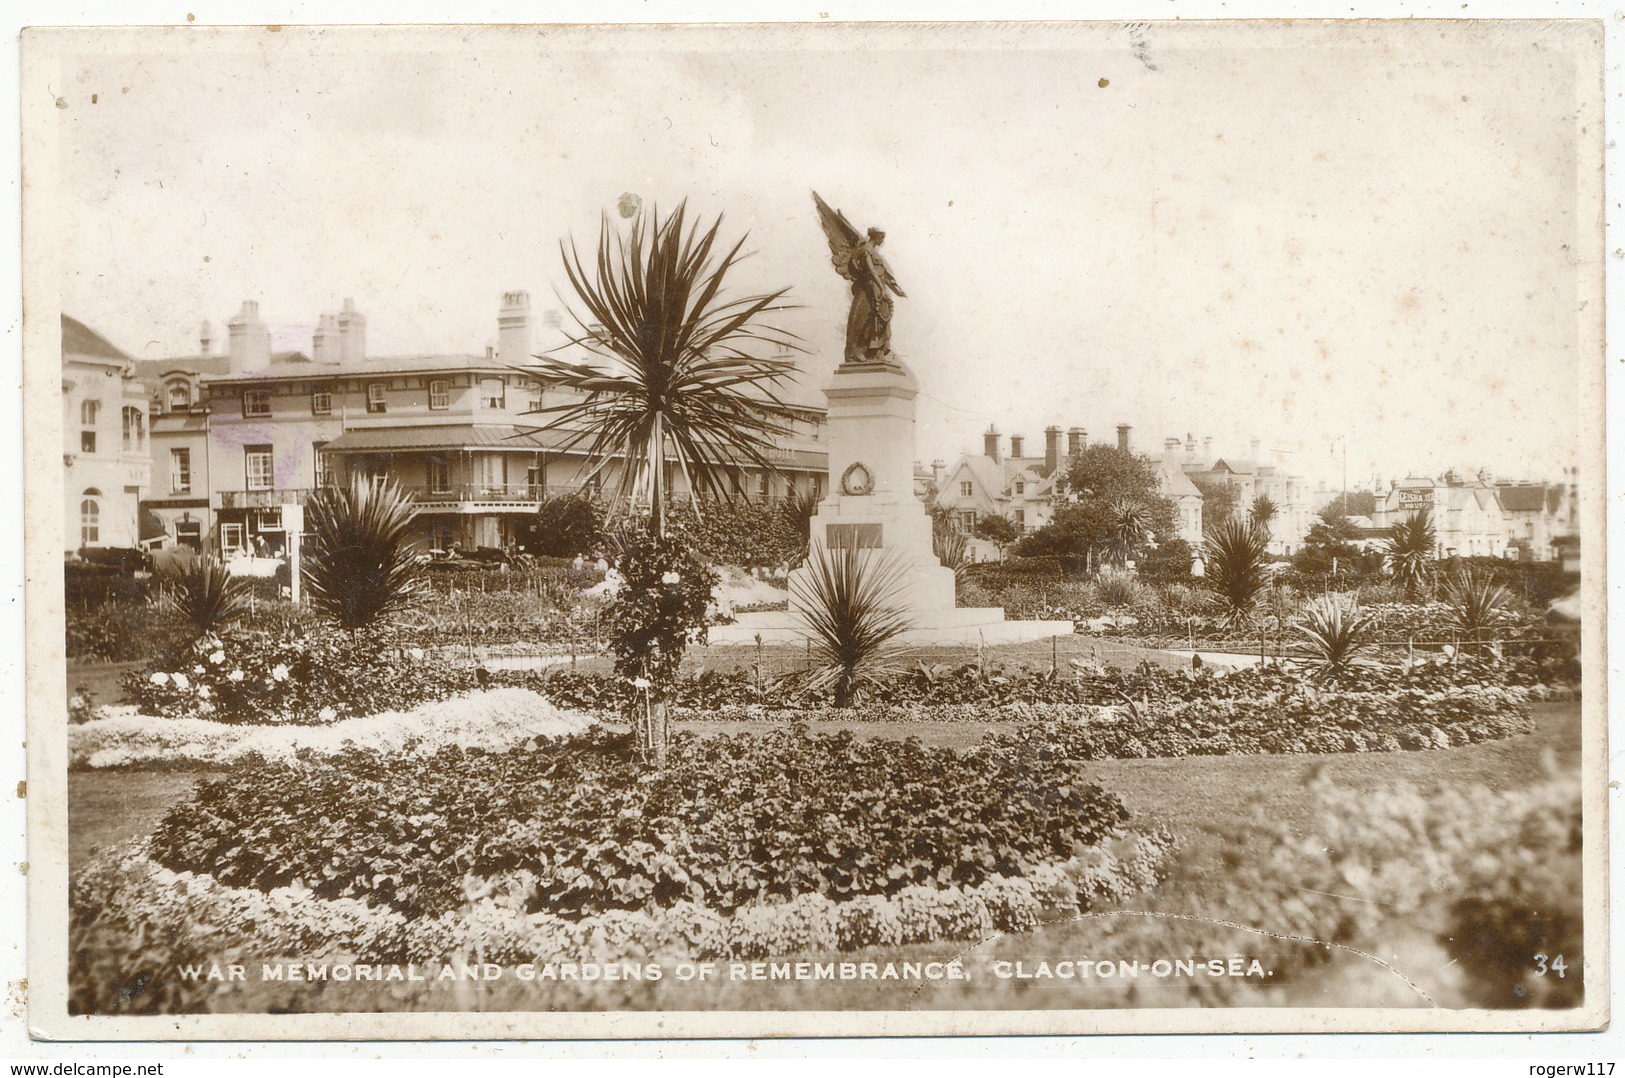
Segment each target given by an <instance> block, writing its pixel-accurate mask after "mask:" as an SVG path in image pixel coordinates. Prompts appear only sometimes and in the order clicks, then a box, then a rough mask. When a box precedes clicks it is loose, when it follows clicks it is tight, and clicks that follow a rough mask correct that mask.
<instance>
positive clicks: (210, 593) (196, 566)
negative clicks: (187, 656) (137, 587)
mask: <svg viewBox="0 0 1625 1078" xmlns="http://www.w3.org/2000/svg"><path fill="white" fill-rule="evenodd" d="M163 581H164V592H163V594H164V600H163V601H164V605H165V606H167V607H168V608H169V609H170V610H171V611H172V612H174V613H175V614H176V615H177V616H179V617H180V618H181V619H182V620H183V621H185V622H186V624H187V625H189V626H190V627H191V628H192V629H193V630H194V631H195V632H196V633H197V635H199V636H202V635H203V634H204V633H209V632H213V631H214V630H216V629H218V628H221V627H222V626H225V625H229V624H231V623H232V622H234V621H236V620H237V619H238V618H240V617H241V616H242V614H243V611H244V610H245V609H246V608H247V606H248V592H249V588H250V585H249V583H248V581H247V580H244V579H242V578H241V577H234V576H232V575H231V574H230V573H229V572H227V571H226V567H225V566H224V565H222V564H221V563H220V562H219V561H218V560H216V559H215V558H212V557H201V558H192V559H190V560H189V561H185V562H182V563H180V565H179V567H178V568H176V569H173V570H171V571H169V572H167V573H165V574H164V577H163Z"/></svg>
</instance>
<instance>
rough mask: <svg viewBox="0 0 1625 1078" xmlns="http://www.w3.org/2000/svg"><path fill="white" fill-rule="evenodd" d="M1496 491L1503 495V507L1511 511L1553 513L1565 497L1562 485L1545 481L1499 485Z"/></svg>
mask: <svg viewBox="0 0 1625 1078" xmlns="http://www.w3.org/2000/svg"><path fill="white" fill-rule="evenodd" d="M1496 492H1497V493H1498V494H1500V496H1501V508H1502V509H1505V510H1506V511H1507V512H1509V513H1541V512H1546V513H1553V512H1556V511H1557V507H1558V505H1559V504H1561V501H1562V498H1563V488H1562V487H1559V486H1548V485H1547V484H1545V483H1527V484H1525V483H1520V484H1518V485H1517V486H1506V487H1497V488H1496Z"/></svg>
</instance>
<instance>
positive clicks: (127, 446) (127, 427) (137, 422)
mask: <svg viewBox="0 0 1625 1078" xmlns="http://www.w3.org/2000/svg"><path fill="white" fill-rule="evenodd" d="M146 447H147V417H146V416H144V415H142V414H141V409H139V408H132V407H129V406H126V407H125V409H124V451H125V452H126V453H130V452H139V451H140V450H142V449H145V448H146Z"/></svg>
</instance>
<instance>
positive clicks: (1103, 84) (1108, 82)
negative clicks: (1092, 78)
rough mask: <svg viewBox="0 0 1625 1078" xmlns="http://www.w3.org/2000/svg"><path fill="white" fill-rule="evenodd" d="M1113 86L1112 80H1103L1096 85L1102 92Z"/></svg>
mask: <svg viewBox="0 0 1625 1078" xmlns="http://www.w3.org/2000/svg"><path fill="white" fill-rule="evenodd" d="M1111 84H1112V80H1111V79H1101V80H1100V81H1099V82H1098V83H1096V85H1097V86H1099V87H1100V88H1101V89H1102V90H1104V89H1105V88H1106V87H1108V86H1110V85H1111Z"/></svg>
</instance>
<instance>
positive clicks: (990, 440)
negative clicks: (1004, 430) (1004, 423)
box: [982, 424, 999, 463]
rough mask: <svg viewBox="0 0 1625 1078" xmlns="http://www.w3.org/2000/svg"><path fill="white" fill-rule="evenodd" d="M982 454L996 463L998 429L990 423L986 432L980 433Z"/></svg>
mask: <svg viewBox="0 0 1625 1078" xmlns="http://www.w3.org/2000/svg"><path fill="white" fill-rule="evenodd" d="M982 455H983V456H985V457H987V458H988V459H989V460H991V461H993V462H994V463H998V460H999V430H998V428H997V427H994V426H992V425H991V424H990V425H989V426H988V428H987V433H986V434H984V435H982Z"/></svg>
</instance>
